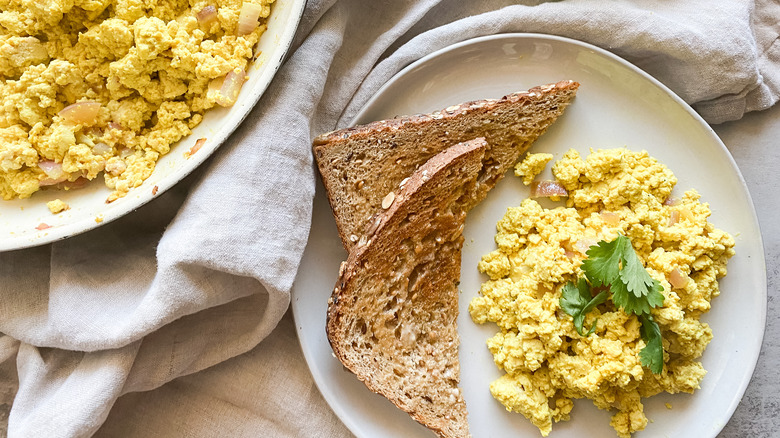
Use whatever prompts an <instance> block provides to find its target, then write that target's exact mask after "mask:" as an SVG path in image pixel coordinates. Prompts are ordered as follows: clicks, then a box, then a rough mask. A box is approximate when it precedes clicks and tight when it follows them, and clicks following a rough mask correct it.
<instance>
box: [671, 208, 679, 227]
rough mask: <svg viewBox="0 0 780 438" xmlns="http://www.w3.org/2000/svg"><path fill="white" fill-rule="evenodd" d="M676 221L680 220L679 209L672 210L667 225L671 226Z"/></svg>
mask: <svg viewBox="0 0 780 438" xmlns="http://www.w3.org/2000/svg"><path fill="white" fill-rule="evenodd" d="M677 222H680V210H672V212H671V214H669V226H670V227H671V226H672V225H675V224H676V223H677Z"/></svg>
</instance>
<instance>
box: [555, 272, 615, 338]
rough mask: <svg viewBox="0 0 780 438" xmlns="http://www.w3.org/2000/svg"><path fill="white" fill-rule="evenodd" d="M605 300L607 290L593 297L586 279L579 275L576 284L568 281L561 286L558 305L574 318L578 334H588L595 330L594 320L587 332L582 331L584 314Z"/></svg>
mask: <svg viewBox="0 0 780 438" xmlns="http://www.w3.org/2000/svg"><path fill="white" fill-rule="evenodd" d="M606 300H607V291H606V290H604V291H601V292H600V293H599V294H598V295H596V296H595V297H594V296H592V295H591V291H590V286H589V285H588V281H587V280H585V279H584V278H582V277H580V279H579V281H578V282H577V285H576V286H575V284H574V282H571V281H570V282H568V283H566V284H565V285H564V286H563V290H562V293H561V299H560V306H561V309H563V311H564V312H566V313H567V314H569V315H571V316H572V318H573V319H574V328H575V329H577V333H579V335H580V336H590V335H591V334H592V333H593V332H594V331H595V330H596V322H598V319H596V320H595V321H593V325H591V327H590V329H589V330H588V332H587V333H583V331H582V325H583V324H584V323H585V316H586V315H587V314H588V312H590V311H591V310H593V309H594V308H595V307H596V306H598V305H599V304H601V303H603V302H604V301H606Z"/></svg>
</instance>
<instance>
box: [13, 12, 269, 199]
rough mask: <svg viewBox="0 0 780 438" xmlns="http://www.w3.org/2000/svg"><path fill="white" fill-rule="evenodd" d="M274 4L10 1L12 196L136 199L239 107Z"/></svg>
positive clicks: (22, 197)
mask: <svg viewBox="0 0 780 438" xmlns="http://www.w3.org/2000/svg"><path fill="white" fill-rule="evenodd" d="M273 1H274V0H251V1H240V0H205V1H201V0H193V1H190V2H186V1H178V0H172V1H155V2H140V1H110V0H102V1H100V0H99V1H79V0H76V1H75V2H74V1H67V2H66V1H51V2H43V3H29V2H22V1H20V0H6V1H0V5H2V6H1V7H0V11H1V12H0V77H1V78H2V81H0V100H1V101H2V105H3V109H2V114H0V195H2V197H3V199H5V200H10V199H15V198H21V199H24V198H28V197H30V196H32V195H33V194H34V193H35V192H37V191H38V190H40V189H42V188H48V187H55V188H60V189H65V190H72V189H76V188H79V187H81V186H83V185H84V183H85V182H86V181H88V180H93V179H97V178H99V177H100V176H101V175H102V177H103V179H104V181H105V184H106V186H108V188H109V189H111V193H110V194H109V195H108V197H107V199H106V202H111V201H114V200H116V199H118V198H120V197H123V196H125V195H127V193H128V191H129V190H130V189H132V188H134V187H138V186H139V185H141V184H142V183H143V181H144V180H146V179H147V178H148V177H149V176H150V175H151V173H152V172H153V170H154V168H155V165H156V163H157V161H158V160H159V158H160V157H161V156H164V155H165V154H167V153H168V152H169V151H170V147H171V145H172V144H173V143H175V142H177V141H178V140H180V139H181V138H183V137H185V136H187V135H188V134H190V132H191V130H192V129H193V128H194V127H195V126H197V125H198V124H199V123H200V122H201V121H202V119H203V114H204V112H206V111H207V110H208V109H210V108H212V107H214V106H223V107H229V106H232V105H233V104H234V103H235V102H236V99H237V97H238V93H239V91H240V89H241V86H242V84H243V83H244V81H245V79H246V74H247V73H246V72H247V67H248V64H249V63H250V62H251V61H252V58H253V56H254V52H253V48H254V46H255V45H256V43H257V42H258V40H259V38H260V36H261V35H262V34H263V32H264V31H265V30H266V24H265V23H266V21H267V18H268V17H269V15H270V12H271V4H272V3H273ZM36 5H40V6H36ZM67 207H68V206H67V205H65V204H64V203H63V202H62V201H59V202H57V200H55V201H51V202H50V203H49V208H50V209H51V211H52V212H60V211H64V210H66V209H67Z"/></svg>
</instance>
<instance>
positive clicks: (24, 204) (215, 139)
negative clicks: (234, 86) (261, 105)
mask: <svg viewBox="0 0 780 438" xmlns="http://www.w3.org/2000/svg"><path fill="white" fill-rule="evenodd" d="M305 5H306V0H276V2H274V4H273V7H272V9H271V17H270V18H269V20H268V29H267V30H266V32H265V33H264V34H263V36H262V37H261V38H260V41H259V42H258V43H257V47H256V48H255V53H260V55H259V56H258V58H257V61H256V62H253V63H252V64H251V65H250V68H249V70H248V72H247V73H248V75H249V79H248V80H247V82H246V83H244V86H243V87H242V88H241V93H240V94H239V97H238V100H237V101H236V104H235V105H233V106H232V107H230V108H213V109H211V110H209V111H207V112H206V114H205V116H204V118H203V122H201V124H200V125H198V126H197V127H196V128H195V129H193V130H192V134H190V135H189V136H187V137H184V138H183V139H182V140H181V141H179V142H177V143H176V144H174V145H173V146H172V147H171V151H170V152H169V153H168V154H167V155H165V156H164V157H162V158H161V159H160V160H159V161H158V162H157V166H156V167H155V170H154V172H153V173H152V175H151V176H150V177H149V178H148V179H147V180H146V181H145V182H144V183H143V184H142V185H141V186H140V187H136V188H135V189H132V190H131V191H130V193H129V194H128V195H127V196H125V197H124V198H120V199H118V200H116V201H114V202H112V203H111V204H106V202H105V201H106V198H107V197H108V195H109V193H110V192H111V191H110V190H109V189H108V188H107V187H106V186H105V184H104V183H103V178H102V177H99V178H98V179H96V180H94V181H92V182H90V183H89V184H88V185H87V187H85V188H83V189H80V190H75V191H64V190H42V191H40V192H38V193H35V194H34V195H33V196H32V197H30V198H28V199H17V200H13V201H3V200H1V199H0V251H9V250H13V249H20V248H26V247H30V246H36V245H42V244H44V243H49V242H53V241H55V240H59V239H64V238H66V237H69V236H73V235H75V234H79V233H82V232H84V231H88V230H91V229H93V228H96V227H98V226H100V225H102V224H106V223H109V222H111V221H112V220H114V219H117V218H119V217H121V216H123V215H125V214H127V213H129V212H131V211H133V210H135V209H136V208H138V207H140V206H142V205H143V204H145V203H147V202H149V201H151V200H152V199H154V197H155V196H159V195H161V194H162V193H163V192H164V191H165V190H167V189H169V188H170V187H171V186H173V185H174V184H176V183H177V182H179V181H180V180H181V179H182V178H184V177H185V176H187V175H189V174H190V172H192V171H193V170H195V168H196V167H198V166H199V165H200V164H201V163H203V162H204V161H205V160H206V158H208V157H209V156H210V155H211V154H212V153H213V152H214V151H215V150H216V149H217V147H219V145H220V144H222V142H223V141H225V139H226V138H227V137H228V136H229V135H230V134H231V133H232V132H233V131H234V130H235V129H236V127H238V125H239V123H241V121H242V120H244V118H245V117H246V116H247V114H249V111H251V110H252V108H253V107H254V105H255V103H257V101H258V99H260V96H261V95H262V94H263V92H264V91H265V89H266V88H267V87H268V84H269V83H270V82H271V79H272V78H273V77H274V75H275V74H276V71H277V70H278V69H279V67H280V66H281V64H282V61H283V60H284V56H285V54H286V53H287V49H288V48H289V47H290V44H292V39H293V36H295V30H296V28H297V27H298V22H299V20H300V18H301V15H302V14H303V7H304V6H305ZM204 137H205V138H206V139H207V140H206V142H205V144H204V145H203V146H202V147H201V149H200V150H199V151H198V152H197V153H195V154H193V155H192V156H191V157H189V158H187V157H186V156H185V155H184V153H185V152H187V151H189V150H190V148H191V147H192V146H193V145H194V144H195V141H196V140H197V139H199V138H204ZM155 187H157V189H155ZM57 198H60V199H62V200H63V201H65V202H67V203H68V205H70V210H67V211H64V212H62V213H60V214H57V215H53V214H52V213H51V212H50V211H49V209H48V208H46V203H47V202H48V201H51V200H53V199H57ZM41 223H45V224H47V225H49V226H51V228H47V229H45V230H40V231H39V230H37V229H36V227H37V226H38V225H39V224H41Z"/></svg>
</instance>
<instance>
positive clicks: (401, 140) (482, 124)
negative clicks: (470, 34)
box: [313, 81, 579, 251]
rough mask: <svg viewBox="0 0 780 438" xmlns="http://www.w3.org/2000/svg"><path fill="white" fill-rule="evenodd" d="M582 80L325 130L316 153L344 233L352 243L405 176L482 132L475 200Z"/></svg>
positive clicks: (561, 107)
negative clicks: (484, 144)
mask: <svg viewBox="0 0 780 438" xmlns="http://www.w3.org/2000/svg"><path fill="white" fill-rule="evenodd" d="M578 87H579V84H578V83H577V82H574V81H561V82H558V83H556V84H548V85H542V86H538V87H534V88H531V89H530V90H528V91H525V92H519V93H513V94H509V95H507V96H504V97H503V98H501V99H488V100H481V101H474V102H467V103H463V104H460V105H454V106H451V107H448V108H446V109H444V110H441V111H437V112H434V113H432V114H427V115H416V116H410V117H401V118H396V119H391V120H384V121H379V122H373V123H369V124H367V125H362V126H356V127H353V128H347V129H343V130H340V131H334V132H330V133H327V134H323V135H321V136H319V137H317V138H316V139H315V140H314V144H313V149H314V156H315V158H316V161H317V166H318V167H319V170H320V174H321V175H322V180H323V183H324V185H325V189H326V191H327V194H328V200H329V201H330V206H331V209H332V210H333V215H334V216H335V218H336V225H337V226H338V231H339V235H340V237H341V240H342V243H343V244H344V248H346V249H347V250H348V251H349V250H350V249H351V248H352V247H353V246H354V245H355V244H356V243H357V241H358V239H359V238H360V236H361V235H362V234H363V232H364V231H365V229H366V226H367V225H368V224H369V223H370V222H371V219H372V216H374V215H375V214H377V213H378V212H380V211H381V210H382V201H383V200H384V199H385V198H386V197H387V196H388V194H389V193H390V192H391V191H392V190H394V189H395V188H396V187H398V185H399V184H400V182H401V181H402V180H403V179H404V178H406V177H408V176H409V175H411V174H412V172H414V170H415V169H417V168H418V167H420V166H421V165H422V164H423V163H425V162H426V161H428V160H429V159H430V158H431V157H433V156H434V155H436V154H438V153H439V152H441V151H443V150H445V149H447V148H448V147H450V146H452V145H454V144H456V143H460V142H464V141H468V140H472V139H474V138H477V137H484V138H485V139H486V140H487V143H488V149H487V151H486V152H485V156H484V158H483V161H484V165H483V166H482V170H481V171H480V175H479V177H478V178H479V181H480V184H479V185H478V187H477V189H476V190H475V192H474V194H473V197H472V199H471V200H470V202H471V203H472V205H476V204H477V203H479V201H481V200H482V199H483V198H484V197H485V195H486V194H487V192H488V191H489V190H490V189H491V188H492V187H493V186H494V185H495V184H496V183H497V182H498V180H499V179H501V178H502V177H503V175H504V173H506V171H507V170H508V169H509V168H510V167H511V166H513V165H514V164H515V163H516V162H517V159H518V158H519V157H520V154H522V153H523V152H525V151H526V150H528V148H529V147H530V146H531V143H533V142H534V141H535V140H536V139H537V138H538V137H539V136H540V135H542V134H543V133H544V132H545V131H546V130H547V128H548V127H549V126H550V125H551V124H552V123H553V122H554V121H555V120H556V119H557V118H558V116H560V115H561V114H562V113H563V110H564V109H565V108H566V107H567V106H568V105H569V103H571V101H572V99H573V98H574V96H575V94H576V92H577V88H578Z"/></svg>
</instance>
